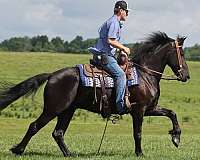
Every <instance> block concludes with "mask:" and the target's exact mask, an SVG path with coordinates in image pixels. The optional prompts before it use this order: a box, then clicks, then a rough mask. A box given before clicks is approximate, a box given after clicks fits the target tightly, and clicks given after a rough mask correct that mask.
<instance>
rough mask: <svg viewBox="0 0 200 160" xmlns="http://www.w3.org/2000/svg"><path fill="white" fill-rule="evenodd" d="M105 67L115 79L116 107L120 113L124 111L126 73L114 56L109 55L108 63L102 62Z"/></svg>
mask: <svg viewBox="0 0 200 160" xmlns="http://www.w3.org/2000/svg"><path fill="white" fill-rule="evenodd" d="M102 66H103V69H104V70H105V71H106V72H108V73H109V74H111V76H112V78H113V79H114V84H115V89H116V107H117V110H118V112H119V113H123V112H124V110H125V108H124V94H125V89H126V74H125V72H124V71H123V70H122V69H121V68H120V66H119V65H118V63H117V60H116V59H115V58H114V57H112V56H107V64H102Z"/></svg>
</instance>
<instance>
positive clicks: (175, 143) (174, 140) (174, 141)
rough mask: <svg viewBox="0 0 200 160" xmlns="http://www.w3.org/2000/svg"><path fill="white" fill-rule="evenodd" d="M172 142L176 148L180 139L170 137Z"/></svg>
mask: <svg viewBox="0 0 200 160" xmlns="http://www.w3.org/2000/svg"><path fill="white" fill-rule="evenodd" d="M172 142H173V144H174V145H175V146H176V147H177V148H178V146H179V143H180V138H179V137H176V136H172Z"/></svg>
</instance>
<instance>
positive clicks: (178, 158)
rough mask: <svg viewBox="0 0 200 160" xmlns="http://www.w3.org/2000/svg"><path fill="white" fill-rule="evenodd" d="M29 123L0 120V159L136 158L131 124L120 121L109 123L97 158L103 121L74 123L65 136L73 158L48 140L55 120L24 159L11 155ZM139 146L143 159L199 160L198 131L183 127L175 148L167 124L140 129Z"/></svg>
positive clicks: (114, 159) (34, 142)
mask: <svg viewBox="0 0 200 160" xmlns="http://www.w3.org/2000/svg"><path fill="white" fill-rule="evenodd" d="M31 121H32V120H30V119H29V120H23V119H18V120H16V119H8V118H6V119H5V118H0V126H1V130H0V159H2V160H5V159H8V160H12V159H13V160H14V159H20V160H29V159H38V160H40V159H41V160H45V159H48V160H49V159H76V160H86V159H91V160H94V159H109V160H120V159H127V160H129V159H137V158H136V156H135V154H134V145H133V138H132V126H131V123H127V122H125V121H120V122H119V123H118V124H117V125H113V124H111V123H109V125H108V129H107V132H106V136H105V139H104V141H103V145H102V148H101V152H100V155H96V152H97V150H98V147H99V143H100V138H101V135H102V131H103V128H104V123H103V122H97V123H94V122H91V123H81V122H80V121H73V122H72V123H71V125H70V127H69V129H68V131H67V134H66V135H65V141H66V142H67V144H68V146H69V149H70V150H71V151H72V153H73V154H75V156H74V157H72V158H63V155H62V153H61V151H60V150H59V148H58V146H57V144H56V143H55V142H54V140H53V138H52V137H51V132H52V130H53V128H54V126H55V121H53V122H51V123H50V124H49V125H48V126H46V127H45V128H44V129H42V130H41V131H40V132H39V133H38V134H37V135H36V136H35V137H34V138H33V139H32V140H31V142H30V143H29V145H28V147H27V149H26V151H25V153H24V155H23V156H20V157H18V156H14V155H13V154H12V153H11V152H10V151H9V148H11V147H12V146H13V145H14V144H17V143H19V141H20V140H21V138H22V136H24V134H25V131H26V128H27V127H28V125H29V123H30V122H31ZM143 128H144V129H143V139H142V147H143V151H144V154H145V157H143V158H141V159H144V160H147V159H148V160H161V159H166V160H182V159H184V160H189V159H192V160H198V159H199V157H200V153H199V150H200V146H199V143H200V135H199V133H200V128H196V129H195V130H192V133H191V130H190V128H188V126H182V128H183V134H182V139H181V144H180V147H179V148H178V149H177V148H175V147H174V146H173V144H172V142H171V137H170V136H169V135H167V131H168V129H170V126H169V125H161V126H160V125H148V124H144V127H143Z"/></svg>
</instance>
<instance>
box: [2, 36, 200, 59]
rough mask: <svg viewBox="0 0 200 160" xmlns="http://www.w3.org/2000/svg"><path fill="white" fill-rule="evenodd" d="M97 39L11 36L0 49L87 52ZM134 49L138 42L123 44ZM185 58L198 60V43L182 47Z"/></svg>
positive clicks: (199, 56)
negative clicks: (67, 39)
mask: <svg viewBox="0 0 200 160" xmlns="http://www.w3.org/2000/svg"><path fill="white" fill-rule="evenodd" d="M96 42H97V39H95V38H94V39H86V40H83V37H82V36H76V37H75V38H74V39H73V40H72V41H70V42H68V41H64V40H63V39H62V38H61V37H55V38H52V39H51V40H50V39H49V38H48V36H46V35H38V36H34V37H32V38H30V37H27V36H26V37H13V38H10V39H8V40H4V41H2V42H1V43H0V50H2V51H15V52H58V53H88V48H89V47H91V46H94V45H95V43H96ZM125 45H126V46H128V47H130V48H133V49H136V48H138V47H139V46H140V43H138V42H137V43H130V44H125ZM184 51H185V57H186V59H187V60H193V61H200V44H195V45H194V46H191V47H186V48H184Z"/></svg>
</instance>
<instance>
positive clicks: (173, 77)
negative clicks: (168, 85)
mask: <svg viewBox="0 0 200 160" xmlns="http://www.w3.org/2000/svg"><path fill="white" fill-rule="evenodd" d="M171 45H172V47H175V49H176V54H177V58H178V65H179V68H180V69H179V70H178V73H179V76H176V75H167V74H163V73H161V72H158V71H155V70H152V69H149V68H147V67H145V66H142V65H139V64H137V63H135V62H132V64H133V65H134V66H137V67H140V68H142V69H144V70H145V72H146V73H148V74H151V75H153V74H156V75H160V76H161V79H164V80H178V81H179V80H180V77H181V76H182V74H181V71H182V70H183V62H182V60H181V55H182V54H183V53H182V47H183V46H182V45H179V43H178V41H177V40H176V41H174V42H171ZM162 48H164V47H162Z"/></svg>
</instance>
